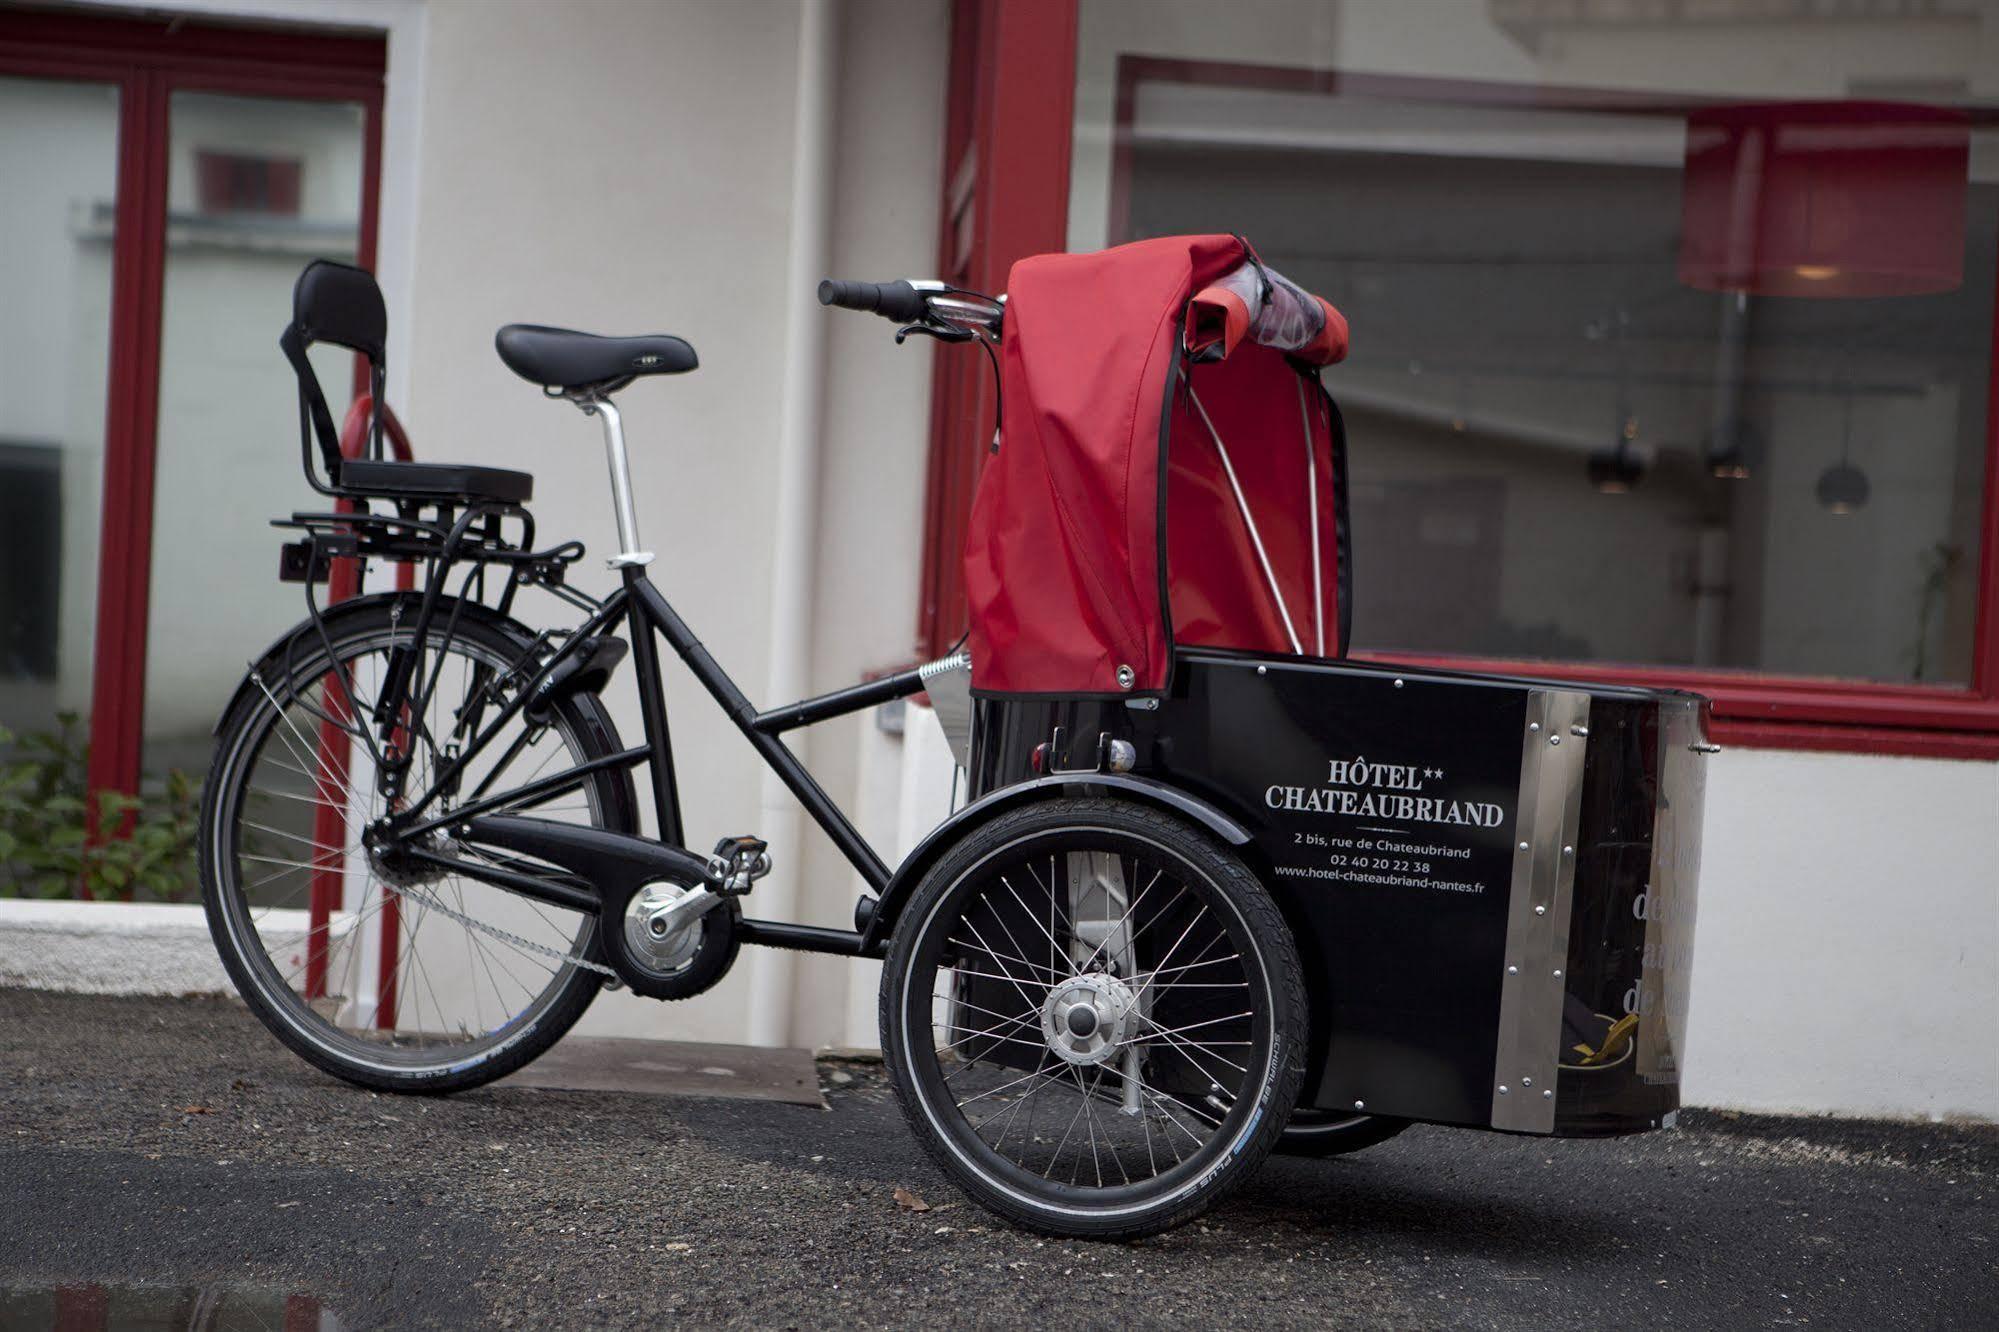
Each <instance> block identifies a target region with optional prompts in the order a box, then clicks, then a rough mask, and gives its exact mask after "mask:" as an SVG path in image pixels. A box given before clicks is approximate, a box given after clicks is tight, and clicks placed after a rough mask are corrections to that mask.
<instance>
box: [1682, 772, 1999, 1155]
mask: <svg viewBox="0 0 1999 1332" xmlns="http://www.w3.org/2000/svg"><path fill="white" fill-rule="evenodd" d="M1705 835H1706V846H1705V848H1704V850H1703V852H1702V858H1701V885H1700V906H1699V915H1698V917H1697V923H1696V925H1695V932H1694V970H1693V988H1692V996H1691V1006H1690V1010H1689V1018H1688V1036H1687V1045H1688V1053H1687V1065H1686V1085H1685V1088H1684V1091H1685V1095H1686V1099H1687V1100H1688V1102H1689V1103H1691V1104H1696V1105H1729V1106H1739V1107H1742V1108H1745V1109H1756V1110H1808V1111H1834V1112H1839V1113H1846V1114H1888V1115H1917V1116H1959V1115H1964V1116H1974V1117H1978V1118H1983V1119H1999V1036H1995V1034H1994V1023H1995V1019H1999V764H1991V763H1956V762H1945V761H1941V760H1930V759H1909V758H1879V757H1869V756H1860V755H1845V754H1804V753H1775V752H1770V751H1756V750H1729V751H1728V752H1725V753H1723V754H1721V755H1719V756H1717V757H1716V758H1715V759H1713V760H1712V767H1711V768H1710V769H1709V776H1708V788H1707V821H1706V827H1705Z"/></svg>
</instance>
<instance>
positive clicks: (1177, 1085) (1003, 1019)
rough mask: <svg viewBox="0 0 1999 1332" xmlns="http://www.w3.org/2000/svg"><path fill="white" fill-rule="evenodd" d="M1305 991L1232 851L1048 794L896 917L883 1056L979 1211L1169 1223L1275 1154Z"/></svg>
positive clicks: (1047, 1227)
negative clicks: (1047, 798)
mask: <svg viewBox="0 0 1999 1332" xmlns="http://www.w3.org/2000/svg"><path fill="white" fill-rule="evenodd" d="M1303 1029H1304V984H1303V981H1302V979H1301V973H1300V970H1299V964H1298V958H1297V953H1296V950H1295V948H1294V946H1293V944H1292V941H1291V937H1290V934H1289V932H1288V931H1287V929H1286V928H1285V925H1284V922H1283V920H1282V918H1281V917H1280V916H1279V915H1278V912H1277V908H1276V905H1275V903H1273V902H1272V901H1271V899H1270V895H1269V894H1268V893H1267V892H1266V891H1265V890H1264V888H1263V886H1262V885H1261V884H1260V883H1258V882H1257V880H1256V878H1255V876H1253V875H1252V874H1251V873H1250V872H1249V870H1248V869H1247V868H1245V867H1244V866H1243V864H1242V862H1241V861H1240V860H1238V859H1237V858H1236V857H1235V856H1233V855H1231V854H1229V853H1228V852H1227V851H1226V850H1224V849H1223V848H1222V847H1221V846H1219V845H1217V844H1216V843H1215V842H1214V841H1213V840H1212V839H1210V838H1209V837H1207V836H1206V835H1204V834H1203V833H1200V832H1198V831H1196V830H1195V829H1192V828H1190V827H1188V826H1187V825H1186V824H1184V823H1181V822H1179V821H1178V820H1175V819H1172V818H1169V817H1166V816H1164V815H1162V814H1159V813H1156V812H1154V811H1152V810H1150V809H1146V808H1143V807H1140V806H1137V805H1133V804H1130V803H1127V802H1121V801H1109V800H1070V799H1064V800H1053V801H1048V802H1044V803H1040V804H1036V805H1032V806H1029V807H1028V808H1026V809H1022V810H1019V811H1016V812H1014V813H1010V814H1005V815H1002V816H1000V817H998V818H996V819H994V820H993V821H992V822H991V823H990V824H988V825H986V826H985V827H982V828H979V829H977V830H976V831H974V832H972V833H971V834H970V835H968V836H967V837H966V838H965V839H964V840H963V841H961V842H960V843H958V844H957V845H956V846H954V847H952V848H951V849H950V850H948V851H947V852H945V854H944V855H943V857H942V858H941V859H940V860H939V861H938V862H937V864H936V865H934V866H933V867H932V868H931V869H930V871H929V872H928V873H926V874H925V875H924V876H923V879H922V881H921V882H920V883H919V884H918V885H917V887H916V890H915V892H914V893H913V895H912V897H911V899H910V901H909V903H908V905H907V907H906V908H905V909H904V911H903V913H902V915H901V917H900V918H899V921H898V924H897V927H896V931H895V935H894V941H893V944H892V945H891V947H890V951H889V956H888V961H887V963H886V965H885V967H884V970H883V976H882V1046H883V1050H884V1052H885V1054H886V1056H887V1060H888V1066H889V1071H890V1074H891V1076H892V1078H893V1080H894V1083H895V1088H896V1092H897V1095H898V1096H899V1098H900V1099H901V1102H902V1107H903V1112H904V1114H905V1115H906V1116H907V1118H908V1119H909V1122H910V1124H911V1125H912V1127H913V1128H914V1129H915V1132H916V1134H917V1136H918V1138H919V1139H920V1140H921V1141H922V1142H923V1144H924V1145H925V1147H926V1148H928V1149H929V1151H930V1152H931V1154H932V1155H933V1156H934V1157H935V1158H936V1159H937V1161H938V1162H939V1163H940V1164H941V1165H942V1166H943V1167H944V1169H945V1170H946V1171H947V1172H949V1173H950V1174H951V1175H952V1177H953V1178H954V1179H956V1180H957V1181H958V1183H959V1184H960V1185H961V1186H963V1187H964V1188H965V1190H966V1191H967V1192H968V1193H970V1194H971V1195H972V1196H973V1197H974V1198H976V1199H977V1200H978V1201H979V1202H981V1203H983V1204H984V1205H985V1206H987V1207H989V1208H991V1209H992V1210H993V1211H995V1212H997V1213H999V1214H1000V1215H1002V1216H1004V1217H1006V1218H1008V1219H1009V1220H1012V1221H1014V1222H1016V1223H1018V1224H1020V1225H1023V1226H1026V1227H1028V1228H1030V1229H1034V1230H1039V1231H1042V1232H1045V1233H1048V1234H1056V1235H1076V1236H1096V1237H1102V1238H1115V1239H1130V1238H1136V1237H1138V1236H1141V1235H1149V1234H1153V1233H1156V1232H1158V1231H1161V1230H1165V1229H1167V1228H1169V1227H1171V1226H1175V1225H1178V1224H1180V1223H1181V1222H1184V1221H1186V1220H1188V1219H1189V1218H1191V1217H1192V1216H1194V1215H1196V1214H1197V1213H1199V1212H1201V1211H1203V1210H1205V1209H1206V1208H1208V1207H1210V1206H1212V1205H1213V1204H1214V1203H1215V1202H1216V1201H1218V1200H1219V1199H1220V1198H1222V1197H1223V1196H1225V1195H1226V1194H1227V1193H1228V1192H1229V1191H1230V1190H1231V1189H1233V1188H1234V1187H1236V1186H1237V1185H1238V1184H1240V1183H1241V1182H1242V1181H1243V1180H1244V1179H1245V1178H1247V1177H1248V1176H1249V1174H1251V1173H1253V1172H1254V1170H1255V1168H1256V1166H1257V1165H1258V1164H1259V1163H1260V1162H1261V1161H1262V1160H1263V1158H1264V1156H1265V1155H1266V1154H1267V1153H1268V1152H1269V1151H1270V1148H1271V1146H1272V1144H1273V1143H1274V1142H1275V1141H1276V1139H1277V1136H1278V1134H1279V1133H1280V1132H1281V1131H1282V1129H1283V1127H1284V1120H1285V1117H1286V1114H1287V1112H1288V1111H1289V1110H1290V1108H1291V1106H1292V1104H1293V1102H1294V1101H1295V1100H1296V1097H1297V1092H1298V1084H1299V1080H1300V1078H1301V1076H1302V1067H1301V1063H1300V1058H1301V1052H1300V1049H1299V1044H1298V1042H1297V1040H1296V1039H1295V1033H1297V1032H1300V1031H1302V1030H1303Z"/></svg>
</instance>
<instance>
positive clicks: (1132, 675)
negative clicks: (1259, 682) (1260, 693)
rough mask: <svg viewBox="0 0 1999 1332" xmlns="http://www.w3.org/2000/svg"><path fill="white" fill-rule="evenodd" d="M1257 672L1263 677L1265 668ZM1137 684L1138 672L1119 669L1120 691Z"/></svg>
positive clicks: (1126, 668) (1129, 669)
mask: <svg viewBox="0 0 1999 1332" xmlns="http://www.w3.org/2000/svg"><path fill="white" fill-rule="evenodd" d="M1256 671H1257V674H1259V675H1261V674H1262V673H1263V668H1262V667H1261V666H1259V667H1257V668H1256ZM1136 683H1138V672H1137V671H1134V670H1133V669H1132V668H1131V667H1129V666H1120V667H1118V668H1117V687H1118V688H1119V689H1129V688H1131V687H1132V686H1133V685H1134V684H1136Z"/></svg>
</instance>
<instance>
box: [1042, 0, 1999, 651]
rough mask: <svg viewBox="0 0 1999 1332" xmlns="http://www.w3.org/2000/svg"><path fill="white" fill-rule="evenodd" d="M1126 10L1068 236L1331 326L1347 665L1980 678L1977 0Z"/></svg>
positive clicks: (1998, 231) (1985, 382)
mask: <svg viewBox="0 0 1999 1332" xmlns="http://www.w3.org/2000/svg"><path fill="white" fill-rule="evenodd" d="M1131 8H1132V7H1129V6H1119V5H1116V4H1112V3H1106V2H1104V0H1085V4H1084V6H1083V21H1082V26H1081V35H1080V41H1081V49H1080V54H1079V61H1078V66H1079V78H1080V83H1079V86H1078V96H1077V126H1076V139H1075V167H1074V171H1073V173H1072V193H1071V211H1070V233H1071V234H1070V242H1071V247H1072V248H1091V247H1094V246H1096V245H1100V244H1104V243H1115V242H1117V241H1122V240H1129V239H1137V238H1140V237H1145V236H1152V235H1162V234H1171V233H1176V232H1195V231H1239V232H1242V233H1243V234H1245V235H1246V236H1247V237H1248V238H1249V239H1250V240H1251V241H1252V242H1253V243H1254V244H1255V245H1256V246H1257V247H1258V250H1259V252H1260V253H1261V254H1262V255H1263V257H1264V258H1265V259H1266V260H1267V261H1268V262H1270V263H1271V264H1272V265H1274V266H1275V267H1277V268H1279V269H1281V270H1282V271H1284V272H1285V273H1286V274H1288V275H1289V276H1291V277H1293V278H1296V279H1298V280H1299V281H1301V282H1303V283H1304V284H1305V285H1307V286H1309V287H1311V288H1313V289H1314V290H1317V291H1318V292H1320V293H1322V294H1323V295H1325V296H1326V297H1327V298H1328V299H1330V300H1332V301H1333V302H1334V303H1335V304H1337V305H1339V306H1340V307H1341V308H1342V309H1343V310H1344V312H1345V313H1346V314H1347V316H1348V318H1349V319H1350V321H1351V323H1352V329H1353V354H1352V357H1351V359H1350V360H1349V361H1348V362H1347V363H1346V364H1344V365H1342V366H1339V367H1337V368H1335V369H1333V370H1332V371H1330V372H1329V374H1328V376H1327V384H1328V386H1329V388H1330V389H1331V390H1332V392H1333V394H1334V396H1335V398H1336V399H1338V401H1339V402H1340V403H1341V406H1342V408H1343V410H1344V411H1345V413H1346V417H1347V424H1348V433H1349V437H1350V450H1351V459H1350V469H1351V472H1350V477H1351V503H1352V512H1353V537H1354V553H1355V570H1354V572H1355V582H1354V588H1355V594H1356V596H1355V608H1354V642H1355V646H1356V648H1358V649H1360V650H1381V651H1402V652H1408V651H1423V652H1451V653H1470V654H1477V655H1483V656H1493V657H1502V658H1548V659H1556V660H1570V661H1614V662H1627V663H1641V664H1658V665H1666V666H1675V667H1699V668H1722V669H1740V670H1748V671H1757V672H1767V673H1775V674H1785V675H1803V676H1823V677H1838V678H1847V679H1858V680H1879V681H1895V682H1939V683H1950V684H1965V683H1968V682H1969V680H1970V674H1971V661H1972V644H1973V640H1974V637H1975V631H1976V624H1977V617H1978V610H1979V608H1978V605H1977V568H1978V561H1979V550H1980V541H1981V525H1982V515H1983V504H1984V491H1985V486H1986V484H1987V478H1986V475H1985V458H1986V455H1987V450H1988V439H1989V436H1988V430H1989V425H1988V422H1987V406H1988V401H1989V396H1990V392H1991V384H1990V378H1991V369H1992V360H1993V294H1994V287H1995V280H1996V279H1999V275H1996V274H1995V263H1994V259H1995V241H1999V129H1995V128H1991V127H1988V126H1989V124H1992V123H1999V117H1995V116H1993V115H1990V114H1988V113H1986V112H1984V111H1982V110H1980V109H1979V108H1978V107H1977V106H1976V105H1975V99H1976V97H1977V96H1978V95H1979V94H1980V93H1981V92H1984V93H1988V94H1989V93H1999V88H1993V89H1981V88H1980V87H1979V81H1980V80H1984V79H1992V78H1994V77H1995V74H1994V72H1992V71H1988V70H1985V69H1984V68H1982V67H1981V66H1980V65H1979V64H1978V63H1977V60H1976V52H1977V50H1978V49H1980V43H1981V42H1989V41H1990V40H1991V37H1992V35H1993V34H1995V33H1999V7H1995V6H1991V5H1970V4H1967V5H1964V6H1953V7H1951V8H1950V11H1949V12H1948V13H1947V14H1942V15H1931V16H1930V17H1928V18H1918V19H1905V18H1901V17H1896V16H1894V15H1889V16H1887V17H1883V18H1880V19H1878V20H1877V19H1870V18H1867V17H1864V16H1862V17H1855V16H1854V15H1852V14H1848V13H1846V12H1844V11H1842V13H1841V14H1840V15H1839V16H1838V18H1837V19H1834V18H1832V17H1820V16H1818V15H1817V12H1816V10H1813V9H1810V8H1809V7H1776V8H1774V9H1773V7H1771V6H1769V5H1766V4H1743V5H1730V4H1727V3H1716V4H1714V5H1707V6H1702V7H1700V11H1699V14H1697V15H1694V16H1692V17H1687V16H1686V13H1690V12H1691V11H1686V12H1683V15H1682V17H1681V18H1679V19H1678V20H1676V21H1675V22H1672V23H1646V22H1639V21H1636V20H1635V19H1633V17H1632V15H1633V14H1634V13H1635V11H1633V10H1632V9H1631V7H1630V6H1628V5H1622V4H1592V3H1589V0H1583V2H1582V3H1576V2H1575V0H1563V3H1561V4H1538V3H1532V2H1531V0H1526V2H1521V3H1501V2H1500V0H1494V3H1491V4H1489V5H1483V6H1476V7H1474V6H1462V7H1459V6H1452V7H1445V6H1434V5H1425V6H1411V5H1388V4H1370V3H1350V4H1345V5H1339V6H1334V5H1330V4H1323V3H1290V4H1286V3H1268V4H1262V5H1254V6H1248V7H1246V9H1253V10H1254V11H1255V17H1256V19H1257V20H1258V21H1257V22H1254V23H1252V22H1249V21H1247V19H1246V17H1245V12H1244V11H1243V10H1236V11H1232V12H1231V15H1230V18H1231V21H1230V22H1226V23H1225V22H1221V21H1220V16H1218V15H1216V14H1214V13H1212V12H1210V9H1209V8H1204V7H1201V6H1195V5H1182V4H1179V3H1163V4H1161V5H1159V6H1157V7H1152V6H1148V7H1146V16H1147V21H1146V22H1145V23H1143V24H1140V23H1138V22H1136V21H1135V16H1134V15H1133V14H1132V13H1131V12H1130V9H1131ZM1418 10H1420V11H1421V14H1422V15H1423V16H1424V18H1423V21H1422V22H1420V23H1418V22H1417V21H1416V14H1415V11H1418ZM1939 107H1941V108H1945V109H1944V110H1943V111H1941V112H1940V111H1939V110H1938V109H1937V108H1939Z"/></svg>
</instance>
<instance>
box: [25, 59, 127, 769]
mask: <svg viewBox="0 0 1999 1332" xmlns="http://www.w3.org/2000/svg"><path fill="white" fill-rule="evenodd" d="M117 169H118V90H117V89H116V88H114V87H110V86H107V85H104V84H95V83H68V82H61V81H57V80H43V79H17V78H0V180H4V181H6V182H7V185H6V186H5V188H0V237H5V238H6V262H5V263H4V264H0V310H4V311H6V312H7V317H6V319H5V320H4V321H0V726H5V727H7V728H8V729H10V730H12V731H15V732H17V733H28V732H47V731H51V730H53V729H54V727H55V718H56V714H57V713H58V712H75V713H78V714H85V713H88V711H89V709H90V681H91V644H92V641H93V639H94V637H95V630H96V618H97V546H98V540H97V538H98V529H99V525H100V521H101V516H102V515H101V510H102V506H103V486H104V420H105V379H106V373H105V372H106V368H107V366H108V364H109V355H110V310H111V239H112V224H113V219H114V216H115V199H116V193H117ZM79 775H80V774H79Z"/></svg>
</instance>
